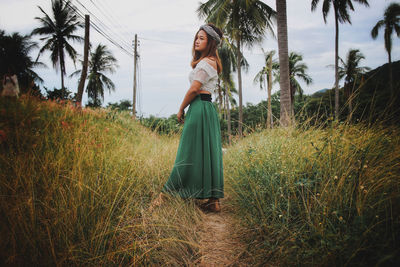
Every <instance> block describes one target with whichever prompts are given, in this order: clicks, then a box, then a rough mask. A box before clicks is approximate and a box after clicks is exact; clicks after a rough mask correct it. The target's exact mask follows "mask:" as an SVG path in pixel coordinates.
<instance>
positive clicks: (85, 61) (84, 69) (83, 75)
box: [76, 15, 90, 107]
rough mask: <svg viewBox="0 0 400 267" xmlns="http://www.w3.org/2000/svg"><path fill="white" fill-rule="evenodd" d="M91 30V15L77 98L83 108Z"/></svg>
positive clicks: (87, 19)
mask: <svg viewBox="0 0 400 267" xmlns="http://www.w3.org/2000/svg"><path fill="white" fill-rule="evenodd" d="M89 30H90V17H89V15H85V45H84V48H83V65H82V72H81V79H80V81H79V85H78V95H77V97H76V103H77V104H78V105H79V106H80V107H81V106H82V95H83V88H84V87H85V81H86V76H87V70H88V61H89Z"/></svg>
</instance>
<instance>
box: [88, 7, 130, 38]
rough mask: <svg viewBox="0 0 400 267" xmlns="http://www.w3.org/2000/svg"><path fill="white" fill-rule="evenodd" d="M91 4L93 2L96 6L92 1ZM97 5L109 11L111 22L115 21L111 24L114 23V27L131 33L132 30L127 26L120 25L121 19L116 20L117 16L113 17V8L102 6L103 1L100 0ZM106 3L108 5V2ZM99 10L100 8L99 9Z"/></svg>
mask: <svg viewBox="0 0 400 267" xmlns="http://www.w3.org/2000/svg"><path fill="white" fill-rule="evenodd" d="M90 2H92V3H93V4H94V5H96V4H95V2H94V1H92V0H90ZM97 3H99V4H100V5H101V6H102V7H103V9H105V10H107V11H108V13H109V16H108V18H109V21H110V22H111V20H112V21H113V22H111V24H113V23H114V25H117V26H118V27H119V28H124V29H126V30H127V31H128V32H130V29H128V28H127V27H126V26H125V25H123V26H122V25H121V24H120V23H119V19H116V18H115V16H114V15H113V12H112V8H111V7H110V6H108V5H107V7H106V6H105V5H103V4H102V1H99V0H97ZM104 3H106V2H104ZM97 8H98V7H97ZM106 13H107V12H106Z"/></svg>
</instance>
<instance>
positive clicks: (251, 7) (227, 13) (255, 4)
mask: <svg viewBox="0 0 400 267" xmlns="http://www.w3.org/2000/svg"><path fill="white" fill-rule="evenodd" d="M197 12H198V14H199V16H200V17H205V18H206V21H207V22H212V23H214V24H215V25H216V26H218V27H220V28H221V29H226V32H227V33H228V35H229V37H230V38H231V39H232V40H233V41H234V42H235V43H236V46H237V54H236V57H237V60H236V64H237V73H238V86H239V136H242V124H243V111H242V106H243V105H242V73H241V62H242V59H241V57H242V53H241V51H242V46H243V45H246V46H248V47H249V48H251V47H252V46H253V45H254V44H258V43H261V41H262V40H263V38H264V36H265V31H266V30H268V31H269V32H270V33H271V34H272V35H274V33H273V26H272V22H273V21H272V20H273V19H274V17H275V14H276V12H275V11H274V10H273V9H272V8H271V7H269V6H268V5H267V4H265V3H263V2H262V1H259V0H236V1H231V0H209V1H207V2H205V3H201V4H200V6H199V8H198V9H197Z"/></svg>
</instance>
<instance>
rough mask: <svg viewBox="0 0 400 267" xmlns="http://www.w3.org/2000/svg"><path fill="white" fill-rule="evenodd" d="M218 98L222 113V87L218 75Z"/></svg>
mask: <svg viewBox="0 0 400 267" xmlns="http://www.w3.org/2000/svg"><path fill="white" fill-rule="evenodd" d="M218 100H219V113H220V114H222V88H221V81H220V79H219V77H218Z"/></svg>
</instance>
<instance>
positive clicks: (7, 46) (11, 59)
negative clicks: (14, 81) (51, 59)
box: [0, 31, 45, 96]
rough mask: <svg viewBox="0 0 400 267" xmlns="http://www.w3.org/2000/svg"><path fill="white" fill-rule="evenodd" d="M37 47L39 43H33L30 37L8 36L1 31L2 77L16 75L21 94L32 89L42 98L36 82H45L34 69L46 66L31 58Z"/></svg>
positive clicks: (14, 34) (0, 69)
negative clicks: (7, 74)
mask: <svg viewBox="0 0 400 267" xmlns="http://www.w3.org/2000/svg"><path fill="white" fill-rule="evenodd" d="M37 47H38V46H37V43H36V42H33V41H31V38H30V36H28V35H20V34H19V33H13V34H11V35H6V34H5V32H4V31H0V62H1V64H0V76H1V77H3V75H4V74H6V73H9V74H16V75H17V77H18V83H19V86H20V91H21V92H27V91H28V90H29V89H30V90H31V93H32V94H35V95H38V96H39V95H40V96H41V93H40V90H39V88H38V87H36V86H35V84H34V82H39V83H42V82H43V80H42V78H40V77H39V75H38V74H37V73H36V72H35V71H34V70H33V69H34V68H35V67H44V66H45V65H44V64H43V63H41V62H35V61H33V60H32V58H31V57H30V54H31V52H32V50H33V49H35V48H37ZM0 86H2V85H0ZM33 91H34V92H33Z"/></svg>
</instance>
